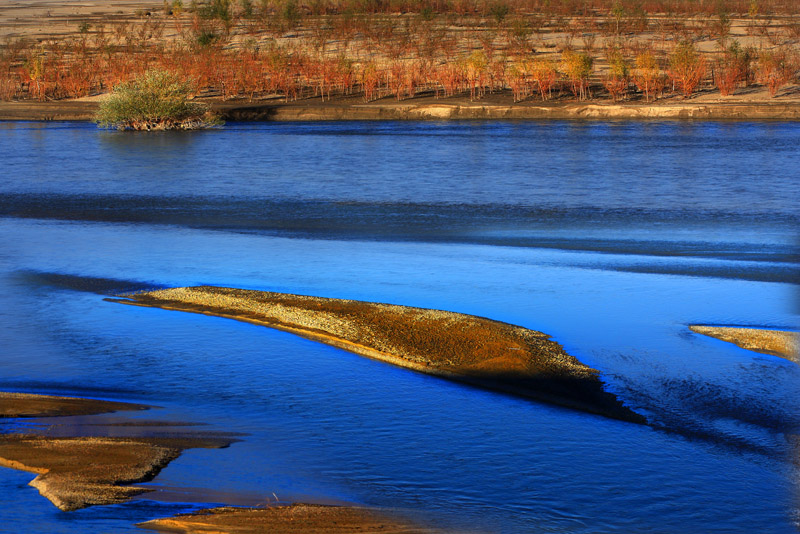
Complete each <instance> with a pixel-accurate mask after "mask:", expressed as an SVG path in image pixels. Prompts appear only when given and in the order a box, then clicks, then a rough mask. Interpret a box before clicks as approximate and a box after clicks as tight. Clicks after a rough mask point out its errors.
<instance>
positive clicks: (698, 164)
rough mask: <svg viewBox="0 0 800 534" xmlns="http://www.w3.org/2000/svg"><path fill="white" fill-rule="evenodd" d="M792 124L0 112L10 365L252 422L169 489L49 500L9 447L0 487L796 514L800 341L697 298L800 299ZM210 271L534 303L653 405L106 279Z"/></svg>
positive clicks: (284, 282)
mask: <svg viewBox="0 0 800 534" xmlns="http://www.w3.org/2000/svg"><path fill="white" fill-rule="evenodd" d="M798 132H800V130H798V128H797V126H795V125H791V124H780V123H753V124H746V123H704V124H695V123H639V124H637V123H569V122H564V123H557V122H556V123H546V124H545V123H488V122H487V123H474V124H464V123H460V124H452V123H447V124H437V123H346V124H339V123H326V124H280V125H274V124H252V125H249V124H248V125H244V124H233V125H229V126H227V127H226V128H224V129H222V130H218V131H209V132H183V133H176V134H171V133H158V134H154V135H139V134H125V133H117V132H103V131H97V130H96V129H94V128H93V127H89V126H85V125H73V124H48V125H38V124H26V123H5V124H1V125H0V157H2V161H4V162H6V161H7V162H9V164H10V165H12V166H13V167H10V168H13V169H14V172H13V173H2V176H0V217H1V218H0V243H2V246H0V302H2V303H3V306H2V307H0V346H2V347H4V350H3V367H2V369H3V370H2V374H0V388H4V389H18V390H28V391H44V392H52V393H60V394H76V395H80V394H86V395H90V396H94V397H108V398H115V399H123V400H125V399H127V400H134V401H139V402H147V403H151V404H155V405H158V406H162V407H163V408H162V409H160V410H158V411H157V412H150V413H146V412H145V413H143V414H135V417H141V418H143V419H167V420H174V421H198V422H208V423H210V424H211V425H212V428H213V429H218V430H227V431H233V432H243V433H246V434H248V435H247V436H246V437H245V438H244V440H243V441H242V442H241V443H237V444H234V445H233V446H232V447H230V448H229V449H225V450H213V451H210V450H197V451H194V450H192V451H187V452H186V453H185V454H184V455H183V456H182V457H181V458H180V459H178V460H176V461H175V462H174V463H173V464H171V465H170V467H169V468H168V469H166V470H165V471H163V472H162V474H161V475H160V476H159V477H158V478H157V479H156V480H155V481H154V482H153V483H151V484H152V485H153V486H154V487H164V488H169V491H164V492H162V493H160V494H159V493H156V494H151V495H149V496H147V497H146V499H145V500H139V501H136V502H134V503H130V504H127V505H121V506H116V507H107V508H98V509H96V510H94V509H92V510H91V511H86V513H83V512H80V513H78V514H75V515H70V514H61V513H54V512H53V511H52V510H55V509H54V508H53V509H52V510H51V508H48V506H50V505H49V504H47V503H46V501H44V500H43V499H41V498H39V497H38V496H36V495H35V490H33V489H31V488H27V487H25V486H24V481H25V480H27V479H29V475H26V474H22V475H20V474H18V473H13V472H6V471H2V472H0V486H2V487H3V488H4V490H3V491H0V495H2V496H4V497H5V496H6V495H8V494H9V492H13V493H14V494H17V493H20V495H21V497H20V501H19V502H20V503H22V502H23V500H24V503H26V504H25V506H21V505H20V506H18V505H16V504H13V502H12V501H9V505H8V506H5V505H4V506H2V507H0V520H1V521H3V522H4V524H6V523H7V524H9V525H20V526H21V527H20V528H22V525H24V523H23V522H24V521H26V520H28V519H29V518H30V517H35V518H36V520H37V521H38V522H39V524H41V525H43V527H42V528H44V529H45V530H48V531H53V532H60V531H61V532H68V531H76V530H77V531H80V530H84V531H93V530H94V531H103V530H114V531H121V530H124V529H126V528H129V525H130V523H131V522H133V521H138V520H143V519H147V518H150V517H153V516H157V515H168V514H170V513H173V511H174V510H175V509H176V508H175V506H177V505H174V504H169V503H167V502H163V503H161V504H159V503H158V502H156V501H158V499H163V500H164V501H175V500H176V499H178V500H180V499H181V495H184V496H185V499H186V500H187V501H192V502H199V501H203V500H205V501H210V502H219V501H226V502H241V503H248V504H249V503H258V502H261V501H262V500H266V498H267V496H269V495H271V494H272V493H273V492H274V493H276V494H277V495H278V496H279V497H280V499H281V500H285V501H291V500H317V501H322V502H357V503H365V504H369V505H381V506H397V507H400V508H406V509H414V510H419V511H421V512H423V513H426V514H431V515H432V517H434V518H436V519H437V520H438V521H440V522H441V523H442V524H445V525H455V526H461V527H465V526H468V527H471V528H474V529H477V530H479V531H488V532H509V533H518V532H539V531H541V532H587V533H588V532H666V533H677V532H687V531H691V532H751V531H770V532H795V531H796V528H797V527H796V524H795V523H794V522H796V520H797V519H796V518H797V515H796V512H793V511H792V510H793V509H795V508H796V504H795V503H794V502H793V500H792V499H793V496H792V494H793V485H794V480H795V477H796V476H797V471H796V467H794V466H793V464H792V462H791V461H789V460H788V458H787V456H788V455H790V454H794V453H793V452H792V449H791V447H790V445H789V443H788V442H787V438H786V436H788V435H792V434H798V433H800V413H798V410H797V407H796V406H797V404H796V399H797V398H798V395H800V380H799V379H800V369H798V366H796V365H795V364H792V363H790V362H787V361H785V360H781V359H779V358H774V357H771V356H768V355H762V354H755V353H751V352H748V351H745V350H743V349H739V348H737V347H735V346H732V345H730V344H725V343H723V342H719V341H718V340H714V339H711V338H706V337H704V336H697V335H694V334H692V333H691V332H689V331H688V329H687V328H686V326H687V325H688V324H692V323H705V324H708V323H713V324H749V325H763V326H772V327H780V328H793V327H796V326H797V308H796V285H794V284H793V282H794V281H796V279H797V275H798V264H799V263H800V262H798V254H797V249H796V228H797V223H798V216H799V215H800V208H798V205H797V203H796V202H794V201H793V199H794V198H796V197H800V191H798V189H800V183H798V181H797V180H796V177H792V176H789V175H788V174H787V173H786V172H785V170H786V169H793V168H800V165H798V164H799V163H800V162H798V157H800V156H799V155H798V152H797V150H796V143H797V140H798ZM31 148H32V149H33V150H34V151H35V152H34V153H36V154H37V156H38V157H36V158H30V157H29V154H30V150H31ZM776 169H783V170H784V171H783V172H776ZM754 175H757V176H760V177H762V178H761V179H760V180H754V179H753V178H752V177H753V176H754ZM203 283H208V284H217V285H228V286H237V287H247V288H254V289H265V290H273V291H284V292H292V293H300V294H313V295H319V296H329V297H341V298H356V299H363V300H370V301H379V302H392V303H398V304H407V305H412V306H421V307H429V308H441V309H448V310H453V311H458V312H464V313H471V314H475V315H481V316H486V317H491V318H493V319H498V320H502V321H507V322H510V323H514V324H520V325H523V326H526V327H530V328H534V329H538V330H542V331H544V332H547V333H548V334H551V335H552V336H553V337H554V339H556V340H557V341H559V342H561V343H562V344H564V345H565V347H566V348H567V350H568V351H569V352H570V353H572V354H574V355H575V356H577V357H578V358H579V359H581V360H582V361H584V362H586V363H587V364H589V365H592V366H594V367H596V368H598V369H600V370H601V372H602V376H603V379H604V380H605V381H606V383H607V384H608V387H609V389H611V390H612V391H614V392H616V393H617V394H618V395H619V396H620V397H621V398H622V399H623V400H624V401H625V402H626V403H628V404H629V405H630V406H632V407H633V408H634V409H636V410H637V411H640V412H641V413H643V414H646V415H647V416H648V418H649V419H650V420H651V421H652V423H653V426H652V427H642V426H637V425H630V424H625V423H621V422H617V421H608V420H605V419H603V418H599V417H594V416H590V415H587V414H582V413H577V412H573V411H569V410H565V409H562V408H558V407H553V406H547V405H542V404H537V403H534V402H530V401H526V400H521V399H515V398H512V397H508V396H504V395H499V394H495V393H491V392H485V391H481V390H476V389H472V388H469V387H465V386H463V385H458V384H451V383H448V382H445V381H442V380H439V379H436V378H433V377H428V376H424V375H418V374H415V373H411V372H408V371H406V370H403V369H396V368H394V367H391V366H387V365H385V364H382V363H379V362H374V361H370V360H366V359H363V358H360V357H358V356H355V355H352V354H349V353H346V352H343V351H340V350H337V349H334V348H332V347H328V346H324V345H319V344H317V343H314V342H311V341H308V340H304V339H300V338H297V337H294V336H292V335H290V334H286V333H282V332H274V331H270V330H268V329H265V328H261V327H257V326H254V325H248V324H242V323H236V322H234V321H230V320H225V319H219V318H212V317H204V316H199V315H191V314H182V313H179V312H169V311H165V310H154V309H143V308H135V307H130V306H121V305H119V304H114V303H109V302H105V301H103V300H102V294H103V293H108V292H114V291H118V290H130V289H138V288H144V287H158V286H177V285H195V284H203ZM9 473H12V474H9ZM25 477H28V478H27V479H26V478H25ZM20 481H22V482H20ZM180 488H194V489H193V490H191V491H189V490H186V491H188V493H185V494H182V493H181V491H182V490H181V489H180ZM6 490H8V491H6ZM212 490H213V491H212ZM220 495H226V496H229V497H220ZM232 495H237V496H238V497H233V496H232ZM14 502H16V501H14ZM34 502H35V503H38V504H31V507H30V508H28V503H34ZM42 503H45V504H42ZM793 513H794V514H795V515H794V516H792V514H793ZM793 517H794V519H793Z"/></svg>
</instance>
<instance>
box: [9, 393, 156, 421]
mask: <svg viewBox="0 0 800 534" xmlns="http://www.w3.org/2000/svg"><path fill="white" fill-rule="evenodd" d="M148 408H149V407H148V406H144V405H142V404H130V403H127V402H111V401H102V400H95V399H80V398H76V397H53V396H50V395H33V394H30V393H6V392H2V391H0V417H55V416H64V415H93V414H100V413H109V412H117V411H125V410H146V409H148Z"/></svg>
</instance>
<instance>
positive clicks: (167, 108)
mask: <svg viewBox="0 0 800 534" xmlns="http://www.w3.org/2000/svg"><path fill="white" fill-rule="evenodd" d="M191 93H192V88H191V84H189V83H188V82H187V81H185V80H182V79H181V78H180V77H179V76H178V75H177V74H175V73H172V72H167V71H163V70H150V71H147V72H145V73H144V74H142V75H140V76H139V77H137V78H135V79H134V80H132V81H130V82H127V83H123V84H121V85H119V86H118V87H117V88H116V89H115V90H114V92H113V93H111V95H110V96H109V97H108V99H106V100H105V101H104V102H103V103H102V104H101V105H100V109H99V110H98V112H97V115H95V118H94V121H95V122H96V123H98V124H99V125H100V126H104V127H112V128H117V129H119V130H176V129H181V130H191V129H198V128H206V127H209V126H212V125H215V124H218V123H219V121H218V120H216V119H214V118H213V117H211V116H210V115H209V114H208V110H207V108H206V106H203V105H201V104H198V103H196V102H190V101H189V96H190V95H191Z"/></svg>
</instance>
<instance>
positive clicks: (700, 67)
mask: <svg viewBox="0 0 800 534" xmlns="http://www.w3.org/2000/svg"><path fill="white" fill-rule="evenodd" d="M669 65H670V77H671V78H672V80H673V82H676V83H677V84H678V85H679V86H680V88H681V91H682V92H683V97H684V98H689V97H690V96H692V93H694V91H695V89H697V86H698V85H700V81H702V79H703V76H705V74H706V60H705V59H704V58H703V57H702V56H701V55H700V54H699V53H698V52H697V49H696V48H695V47H694V43H692V42H691V41H684V42H683V43H680V44H679V45H677V46H676V47H675V49H674V50H673V51H672V55H671V56H670V58H669Z"/></svg>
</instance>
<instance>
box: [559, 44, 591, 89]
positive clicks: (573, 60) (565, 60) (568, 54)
mask: <svg viewBox="0 0 800 534" xmlns="http://www.w3.org/2000/svg"><path fill="white" fill-rule="evenodd" d="M593 64H594V60H593V59H592V58H591V56H589V55H588V54H585V53H579V52H573V51H572V50H570V49H567V50H564V52H563V54H562V55H561V69H562V71H563V72H564V74H565V75H566V76H567V78H568V79H569V81H570V86H571V88H572V93H573V94H574V95H575V96H576V97H578V98H579V99H580V100H585V99H586V98H588V96H589V75H590V74H591V73H592V65H593Z"/></svg>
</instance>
